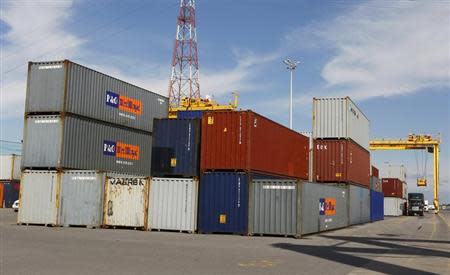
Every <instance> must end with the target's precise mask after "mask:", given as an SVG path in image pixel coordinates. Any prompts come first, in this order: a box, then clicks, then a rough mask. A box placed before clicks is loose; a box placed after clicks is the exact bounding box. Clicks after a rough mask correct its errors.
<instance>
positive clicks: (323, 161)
mask: <svg viewBox="0 0 450 275" xmlns="http://www.w3.org/2000/svg"><path fill="white" fill-rule="evenodd" d="M369 175H370V154H369V152H368V151H366V150H365V149H364V148H362V147H360V146H358V145H357V144H356V143H354V142H353V141H351V140H318V139H316V140H314V180H315V181H317V182H345V183H354V184H358V185H361V186H364V187H367V188H369V187H370V176H369Z"/></svg>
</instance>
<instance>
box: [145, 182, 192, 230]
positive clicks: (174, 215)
mask: <svg viewBox="0 0 450 275" xmlns="http://www.w3.org/2000/svg"><path fill="white" fill-rule="evenodd" d="M197 202H198V180H197V179H194V178H152V179H151V182H150V199H149V210H148V226H149V229H158V230H161V229H163V230H176V231H187V232H190V233H193V232H195V231H196V230H197V208H198V205H197Z"/></svg>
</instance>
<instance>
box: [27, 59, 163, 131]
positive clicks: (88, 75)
mask: <svg viewBox="0 0 450 275" xmlns="http://www.w3.org/2000/svg"><path fill="white" fill-rule="evenodd" d="M49 99H51V100H49ZM25 112H26V113H27V114H30V113H31V114H37V113H66V112H67V113H72V114H76V115H80V116H84V117H88V118H93V119H97V120H101V121H105V122H109V123H113V124H118V125H123V126H126V127H130V128H135V129H140V130H144V131H147V132H151V131H152V128H153V125H152V124H153V118H164V117H167V112H168V99H167V98H166V97H164V96H161V95H158V94H156V93H152V92H150V91H148V90H145V89H142V88H139V87H137V86H135V85H131V84H129V83H126V82H124V81H121V80H118V79H116V78H114V77H111V76H108V75H106V74H103V73H100V72H97V71H94V70H92V69H89V68H86V67H84V66H81V65H78V64H76V63H73V62H70V61H69V60H64V61H50V62H36V63H33V62H30V63H29V65H28V86H27V96H26V103H25Z"/></svg>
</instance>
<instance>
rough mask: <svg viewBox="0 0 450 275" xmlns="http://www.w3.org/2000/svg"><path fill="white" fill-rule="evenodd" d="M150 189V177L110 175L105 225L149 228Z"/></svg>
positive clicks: (106, 195)
mask: <svg viewBox="0 0 450 275" xmlns="http://www.w3.org/2000/svg"><path fill="white" fill-rule="evenodd" d="M148 189H149V179H148V178H143V177H136V176H121V177H118V176H114V177H110V176H108V177H107V178H106V184H105V199H104V204H103V225H107V226H120V227H133V228H142V229H147V221H148V220H147V218H148Z"/></svg>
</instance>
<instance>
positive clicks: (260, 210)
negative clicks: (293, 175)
mask: <svg viewBox="0 0 450 275" xmlns="http://www.w3.org/2000/svg"><path fill="white" fill-rule="evenodd" d="M299 185H300V183H299V182H297V181H293V180H274V179H272V180H252V181H251V182H250V203H249V221H248V228H249V233H250V234H270V235H283V236H287V235H291V236H299V233H298V232H300V228H299V226H300V225H301V224H300V222H299V221H300V217H299V215H300V211H298V209H299V206H300V192H298V191H297V190H298V188H299Z"/></svg>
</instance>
